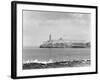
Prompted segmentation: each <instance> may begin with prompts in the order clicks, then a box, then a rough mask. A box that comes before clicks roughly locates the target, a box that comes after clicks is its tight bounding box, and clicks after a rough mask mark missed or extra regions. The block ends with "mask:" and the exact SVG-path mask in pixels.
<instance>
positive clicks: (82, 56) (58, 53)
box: [22, 48, 91, 62]
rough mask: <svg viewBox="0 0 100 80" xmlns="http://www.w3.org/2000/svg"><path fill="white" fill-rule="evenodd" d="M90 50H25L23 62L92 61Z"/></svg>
mask: <svg viewBox="0 0 100 80" xmlns="http://www.w3.org/2000/svg"><path fill="white" fill-rule="evenodd" d="M90 59H91V49H90V48H23V51H22V60H23V62H26V61H36V60H37V61H41V62H42V61H49V60H52V61H53V62H60V61H71V60H90Z"/></svg>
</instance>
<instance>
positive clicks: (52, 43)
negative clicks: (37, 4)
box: [40, 34, 90, 48]
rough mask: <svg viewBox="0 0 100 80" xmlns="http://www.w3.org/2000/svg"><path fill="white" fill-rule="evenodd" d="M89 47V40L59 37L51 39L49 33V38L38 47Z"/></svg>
mask: <svg viewBox="0 0 100 80" xmlns="http://www.w3.org/2000/svg"><path fill="white" fill-rule="evenodd" d="M87 47H90V42H88V43H87V42H86V41H82V40H70V41H68V40H64V39H63V38H59V39H58V40H52V37H51V34H50V35H49V40H47V41H45V42H44V43H43V44H41V45H40V48H87Z"/></svg>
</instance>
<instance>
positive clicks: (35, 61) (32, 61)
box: [23, 59, 54, 64]
mask: <svg viewBox="0 0 100 80" xmlns="http://www.w3.org/2000/svg"><path fill="white" fill-rule="evenodd" d="M53 62H54V61H53V60H52V59H49V60H48V61H39V60H38V59H35V60H27V61H24V62H23V63H24V64H28V63H43V64H48V63H53Z"/></svg>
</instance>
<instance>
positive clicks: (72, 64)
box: [23, 60, 91, 69]
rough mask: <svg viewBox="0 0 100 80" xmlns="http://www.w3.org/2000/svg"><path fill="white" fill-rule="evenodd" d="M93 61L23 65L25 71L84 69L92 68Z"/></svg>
mask: <svg viewBox="0 0 100 80" xmlns="http://www.w3.org/2000/svg"><path fill="white" fill-rule="evenodd" d="M90 65H91V60H72V61H60V62H52V63H36V62H32V63H23V69H45V68H61V67H84V66H90Z"/></svg>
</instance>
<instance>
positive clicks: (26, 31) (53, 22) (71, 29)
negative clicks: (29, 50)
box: [23, 10, 91, 47]
mask: <svg viewBox="0 0 100 80" xmlns="http://www.w3.org/2000/svg"><path fill="white" fill-rule="evenodd" d="M90 20H91V19H90V14H86V13H85V14H84V13H74V12H73V13H70V12H51V11H49V12H47V11H28V10H26V11H25V10H24V11H23V46H24V47H27V46H39V45H40V44H41V43H42V42H43V41H46V40H48V37H49V34H51V35H52V39H59V38H60V37H62V38H63V39H66V40H86V41H90V26H91V25H90Z"/></svg>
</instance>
